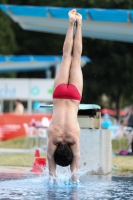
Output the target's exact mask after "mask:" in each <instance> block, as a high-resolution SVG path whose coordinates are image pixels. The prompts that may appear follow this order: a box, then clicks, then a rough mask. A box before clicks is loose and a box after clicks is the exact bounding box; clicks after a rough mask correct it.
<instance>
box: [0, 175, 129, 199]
mask: <svg viewBox="0 0 133 200" xmlns="http://www.w3.org/2000/svg"><path fill="white" fill-rule="evenodd" d="M81 174H82V173H81ZM7 176H9V175H7ZM69 176H70V174H69V173H68V174H66V173H65V176H64V178H63V175H62V174H60V175H58V185H51V184H50V182H49V177H48V175H47V174H46V173H45V175H42V176H40V177H35V176H34V177H24V178H23V179H21V180H18V179H16V180H3V181H2V180H1V181H0V200H11V199H12V200H15V199H18V200H31V199H34V200H45V199H46V200H89V199H90V200H100V199H101V200H105V199H106V200H107V199H110V200H113V199H120V200H121V199H122V200H126V199H133V195H132V194H133V178H120V177H113V178H111V177H109V178H108V177H106V176H103V177H102V176H88V175H84V176H81V178H80V183H79V185H75V186H73V185H66V180H67V179H69ZM63 180H64V183H63Z"/></svg>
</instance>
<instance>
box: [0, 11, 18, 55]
mask: <svg viewBox="0 0 133 200" xmlns="http://www.w3.org/2000/svg"><path fill="white" fill-rule="evenodd" d="M16 49H17V45H16V40H15V33H14V31H13V29H12V22H11V20H10V19H9V18H8V17H7V16H6V15H5V14H3V13H2V12H1V11H0V54H14V53H15V52H16Z"/></svg>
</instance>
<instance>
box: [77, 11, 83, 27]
mask: <svg viewBox="0 0 133 200" xmlns="http://www.w3.org/2000/svg"><path fill="white" fill-rule="evenodd" d="M76 22H77V24H82V15H81V14H79V13H76Z"/></svg>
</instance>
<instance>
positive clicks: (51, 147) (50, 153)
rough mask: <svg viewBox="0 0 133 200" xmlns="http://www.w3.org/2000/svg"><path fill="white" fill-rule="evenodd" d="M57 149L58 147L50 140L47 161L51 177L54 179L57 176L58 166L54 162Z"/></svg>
mask: <svg viewBox="0 0 133 200" xmlns="http://www.w3.org/2000/svg"><path fill="white" fill-rule="evenodd" d="M55 149H56V146H55V145H53V143H52V141H51V140H49V142H48V148H47V159H48V168H49V175H50V176H53V177H54V176H56V164H55V161H54V152H55Z"/></svg>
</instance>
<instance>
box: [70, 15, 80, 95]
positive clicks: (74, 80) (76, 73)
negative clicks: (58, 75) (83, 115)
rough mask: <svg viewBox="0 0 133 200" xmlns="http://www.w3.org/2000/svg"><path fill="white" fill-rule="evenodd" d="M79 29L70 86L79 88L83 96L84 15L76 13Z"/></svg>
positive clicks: (75, 42) (76, 36)
mask: <svg viewBox="0 0 133 200" xmlns="http://www.w3.org/2000/svg"><path fill="white" fill-rule="evenodd" d="M76 20H77V29H76V35H75V38H74V44H73V55H72V62H71V68H70V74H69V75H70V76H69V84H73V85H75V86H76V87H77V89H78V90H79V92H80V94H81V95H82V89H83V76H82V71H81V54H82V15H80V14H79V13H76Z"/></svg>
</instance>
